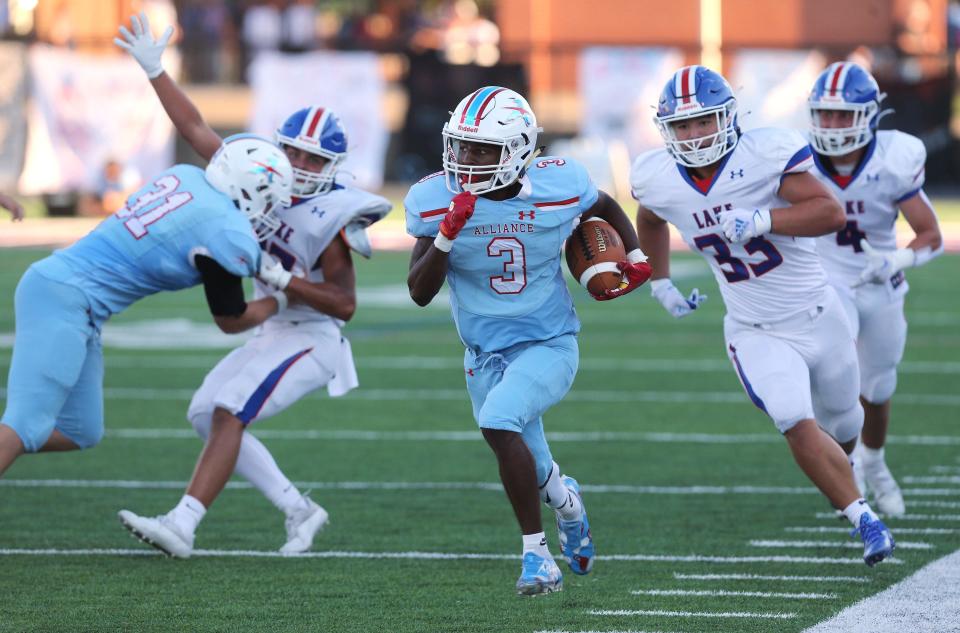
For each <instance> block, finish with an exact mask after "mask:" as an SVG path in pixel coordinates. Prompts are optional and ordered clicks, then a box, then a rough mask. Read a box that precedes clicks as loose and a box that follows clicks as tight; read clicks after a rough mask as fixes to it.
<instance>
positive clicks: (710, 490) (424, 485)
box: [0, 478, 937, 517]
mask: <svg viewBox="0 0 960 633" xmlns="http://www.w3.org/2000/svg"><path fill="white" fill-rule="evenodd" d="M295 483H296V485H297V486H299V487H301V488H312V489H314V490H488V491H493V492H502V490H503V488H502V486H501V484H500V483H499V482H477V481H298V482H295ZM186 485H187V482H186V481H141V480H132V479H15V478H14V479H11V478H6V479H0V487H10V488H122V489H143V490H168V489H171V488H173V489H176V488H185V487H186ZM227 487H228V488H233V489H249V488H252V486H251V485H250V484H249V483H248V482H245V481H231V482H229V483H227ZM581 488H582V489H583V491H584V492H589V493H590V494H633V495H815V494H820V493H819V492H818V491H817V490H816V488H814V487H812V486H707V485H703V486H633V485H627V484H583V485H582V486H581ZM904 492H905V493H906V494H907V495H908V496H909V495H911V494H913V493H914V491H912V490H910V489H906V490H905V491H904ZM933 492H937V490H936V489H933ZM823 514H826V513H823ZM830 516H831V517H833V516H834V515H830ZM908 516H909V515H908Z"/></svg>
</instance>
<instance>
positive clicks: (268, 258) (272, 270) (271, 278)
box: [257, 253, 293, 290]
mask: <svg viewBox="0 0 960 633" xmlns="http://www.w3.org/2000/svg"><path fill="white" fill-rule="evenodd" d="M257 278H258V279H260V281H262V282H263V283H265V284H267V285H270V286H273V287H274V288H276V289H277V290H284V289H285V288H286V287H287V286H289V285H290V280H291V279H293V274H292V273H291V272H290V271H289V270H286V269H284V267H283V265H281V264H280V262H278V261H277V260H275V259H274V258H273V256H272V255H270V254H268V253H260V270H259V271H258V272H257Z"/></svg>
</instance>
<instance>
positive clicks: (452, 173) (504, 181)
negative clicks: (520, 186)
mask: <svg viewBox="0 0 960 633" xmlns="http://www.w3.org/2000/svg"><path fill="white" fill-rule="evenodd" d="M462 142H468V143H483V144H486V145H493V146H495V147H499V148H500V157H499V159H498V160H497V162H495V163H493V164H491V165H465V164H463V163H460V162H459V156H460V143H462ZM535 142H536V140H535V139H534V141H533V142H531V140H530V138H529V136H528V135H527V134H519V135H517V136H512V137H509V138H506V139H494V138H480V137H476V136H466V135H464V134H458V133H456V132H451V131H449V130H448V129H447V128H444V130H443V144H444V151H443V171H444V174H445V175H446V179H447V189H449V190H450V191H451V192H454V193H457V192H460V191H469V192H471V193H474V194H481V193H487V192H490V191H496V190H497V189H503V188H504V187H509V186H510V185H512V184H513V183H515V182H516V181H517V179H519V178H520V176H521V175H522V174H523V171H524V169H525V168H526V165H527V163H528V162H529V160H530V158H531V156H532V154H533V152H532V150H531V146H532V144H533V143H535Z"/></svg>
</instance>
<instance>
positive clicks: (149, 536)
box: [117, 510, 193, 558]
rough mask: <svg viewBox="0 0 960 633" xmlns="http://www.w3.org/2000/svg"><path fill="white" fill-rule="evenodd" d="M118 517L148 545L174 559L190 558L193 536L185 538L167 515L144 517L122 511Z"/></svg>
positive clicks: (124, 525)
mask: <svg viewBox="0 0 960 633" xmlns="http://www.w3.org/2000/svg"><path fill="white" fill-rule="evenodd" d="M117 516H118V517H119V518H120V523H122V524H123V527H125V528H127V529H128V530H130V532H131V533H132V534H133V535H134V536H136V537H137V538H138V539H140V540H141V541H143V542H144V543H146V544H147V545H152V546H153V547H156V548H157V549H158V550H160V551H161V552H163V553H164V554H166V555H167V556H172V557H173V558H190V554H191V552H193V535H192V534H191V535H190V536H189V537H188V536H185V535H184V534H183V532H181V531H180V528H178V527H177V526H176V524H175V523H174V522H173V521H171V520H170V518H169V517H168V516H167V515H165V514H162V515H160V516H158V517H142V516H138V515H136V514H134V513H133V512H130V511H129V510H121V511H120V512H119V513H118V514H117Z"/></svg>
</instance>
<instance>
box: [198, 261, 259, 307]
mask: <svg viewBox="0 0 960 633" xmlns="http://www.w3.org/2000/svg"><path fill="white" fill-rule="evenodd" d="M193 261H194V264H195V265H196V267H197V270H198V271H200V277H201V278H202V279H203V291H204V293H205V294H206V295H207V305H208V306H210V314H212V315H213V316H227V317H238V316H240V315H241V314H243V313H244V312H245V311H246V309H247V302H246V301H245V300H244V298H243V280H242V279H241V278H240V277H237V276H236V275H234V274H232V273H230V272H227V270H226V269H225V268H224V267H223V266H221V265H220V264H218V263H217V261H216V260H215V259H213V258H212V257H207V256H206V255H197V256H196V257H195V258H194V260H193Z"/></svg>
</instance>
